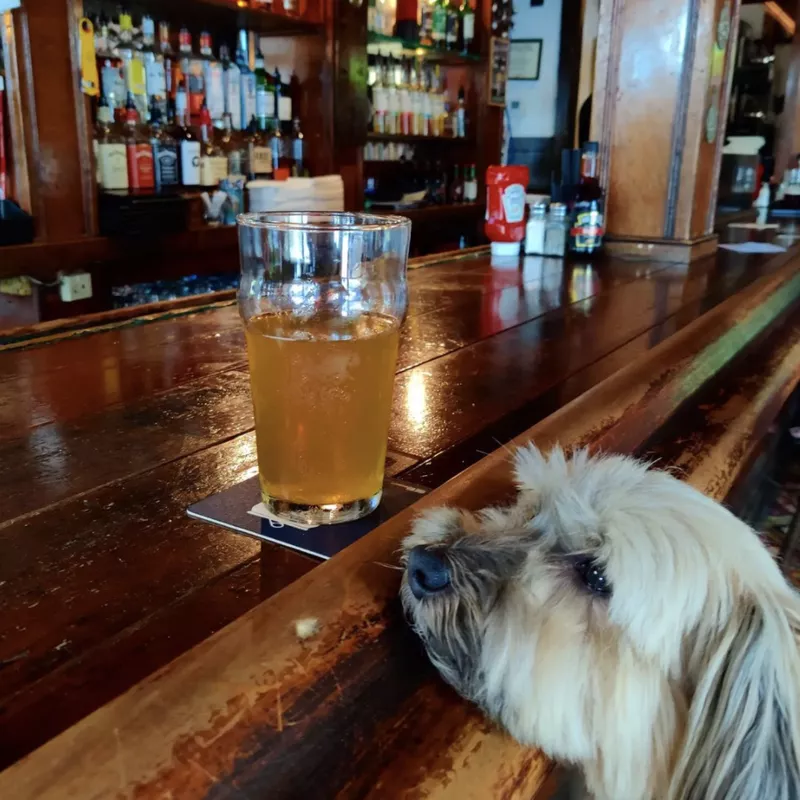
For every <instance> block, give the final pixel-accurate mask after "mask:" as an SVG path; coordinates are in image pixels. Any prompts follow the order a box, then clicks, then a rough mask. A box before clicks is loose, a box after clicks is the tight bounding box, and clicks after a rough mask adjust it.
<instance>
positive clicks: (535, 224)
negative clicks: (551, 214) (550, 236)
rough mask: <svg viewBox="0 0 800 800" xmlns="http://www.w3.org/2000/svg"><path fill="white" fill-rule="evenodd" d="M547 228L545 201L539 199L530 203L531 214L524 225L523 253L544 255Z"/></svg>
mask: <svg viewBox="0 0 800 800" xmlns="http://www.w3.org/2000/svg"><path fill="white" fill-rule="evenodd" d="M546 228H547V203H543V202H541V201H539V202H538V203H535V204H532V205H531V215H530V217H529V218H528V224H527V225H526V226H525V253H526V254H527V255H529V256H541V255H544V236H545V229H546Z"/></svg>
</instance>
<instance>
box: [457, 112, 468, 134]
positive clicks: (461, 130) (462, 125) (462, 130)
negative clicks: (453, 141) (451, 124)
mask: <svg viewBox="0 0 800 800" xmlns="http://www.w3.org/2000/svg"><path fill="white" fill-rule="evenodd" d="M466 135H467V113H466V111H465V110H464V109H463V108H459V109H458V111H456V136H457V137H458V138H460V139H463V138H464V137H465V136H466Z"/></svg>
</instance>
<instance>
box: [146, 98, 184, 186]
mask: <svg viewBox="0 0 800 800" xmlns="http://www.w3.org/2000/svg"><path fill="white" fill-rule="evenodd" d="M150 108H151V110H150V145H151V146H152V148H153V166H154V175H155V186H156V189H158V190H159V191H160V190H162V189H168V188H169V187H171V186H178V185H179V184H180V173H179V169H178V143H177V142H176V141H175V138H174V137H173V136H172V134H170V132H169V131H168V130H167V129H166V128H165V127H164V118H163V117H162V115H161V109H160V108H159V105H158V103H157V102H156V99H155V98H152V99H151V102H150Z"/></svg>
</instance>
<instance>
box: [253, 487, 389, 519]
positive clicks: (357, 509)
mask: <svg viewBox="0 0 800 800" xmlns="http://www.w3.org/2000/svg"><path fill="white" fill-rule="evenodd" d="M382 495H383V490H381V491H379V492H376V493H375V494H374V495H372V497H368V498H366V499H365V500H353V501H352V502H350V503H326V504H325V505H306V504H304V503H292V502H290V501H289V500H278V499H277V498H275V497H270V496H269V495H267V494H264V492H263V491H262V493H261V499H262V500H263V501H264V505H265V506H266V507H267V509H269V511H270V512H271V513H272V514H274V515H275V516H276V517H281V518H282V519H285V520H286V521H287V522H289V523H291V522H296V523H300V524H301V525H337V524H338V523H340V522H354V521H355V520H357V519H361V518H362V517H366V516H368V515H369V514H371V513H372V512H373V511H374V510H375V509H376V508H377V507H378V506H379V505H380V502H381V496H382Z"/></svg>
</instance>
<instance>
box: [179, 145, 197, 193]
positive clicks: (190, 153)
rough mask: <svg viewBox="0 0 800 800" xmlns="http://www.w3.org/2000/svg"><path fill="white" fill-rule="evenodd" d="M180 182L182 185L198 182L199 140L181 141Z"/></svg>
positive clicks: (192, 184)
mask: <svg viewBox="0 0 800 800" xmlns="http://www.w3.org/2000/svg"><path fill="white" fill-rule="evenodd" d="M180 152H181V183H182V184H183V185H184V186H199V184H200V142H193V141H190V142H186V141H184V142H181V151H180Z"/></svg>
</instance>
